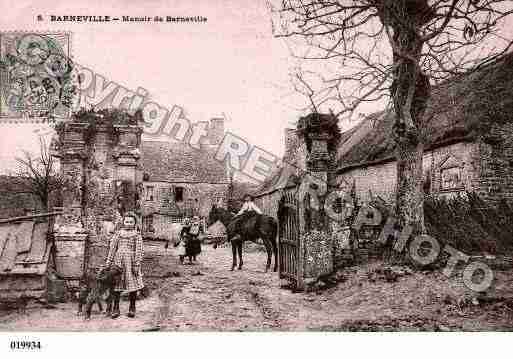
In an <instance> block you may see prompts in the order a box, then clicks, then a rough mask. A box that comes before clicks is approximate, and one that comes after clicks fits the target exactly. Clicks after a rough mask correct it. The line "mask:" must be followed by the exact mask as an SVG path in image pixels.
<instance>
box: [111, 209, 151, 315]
mask: <svg viewBox="0 0 513 359" xmlns="http://www.w3.org/2000/svg"><path fill="white" fill-rule="evenodd" d="M136 225H137V217H136V216H135V213H133V212H128V213H126V214H125V215H124V216H123V226H122V228H120V229H118V230H117V231H116V232H115V233H114V236H113V238H112V240H111V241H110V249H109V255H108V256H107V263H106V265H107V267H109V266H110V265H111V264H113V263H114V264H116V265H118V266H120V267H121V268H123V274H122V276H121V280H120V281H119V283H118V284H117V285H116V288H115V289H114V309H113V312H112V318H113V319H115V318H117V317H119V314H120V313H119V300H120V296H121V292H122V291H127V292H128V298H129V300H130V307H129V309H128V317H130V318H133V317H135V300H136V298H137V291H138V290H141V289H142V288H143V287H144V283H143V276H142V272H141V262H142V258H143V241H142V236H141V234H140V233H139V232H138V231H137V230H136Z"/></svg>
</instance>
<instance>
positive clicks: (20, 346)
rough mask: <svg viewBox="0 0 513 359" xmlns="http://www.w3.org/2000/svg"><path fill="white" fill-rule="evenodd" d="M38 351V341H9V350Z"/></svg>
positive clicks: (39, 347)
mask: <svg viewBox="0 0 513 359" xmlns="http://www.w3.org/2000/svg"><path fill="white" fill-rule="evenodd" d="M39 349H41V342H40V341H25V340H13V341H11V350H39Z"/></svg>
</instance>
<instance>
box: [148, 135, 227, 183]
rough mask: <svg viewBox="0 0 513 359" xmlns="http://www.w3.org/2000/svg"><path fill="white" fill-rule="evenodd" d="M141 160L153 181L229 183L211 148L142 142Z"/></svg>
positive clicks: (220, 163) (224, 170)
mask: <svg viewBox="0 0 513 359" xmlns="http://www.w3.org/2000/svg"><path fill="white" fill-rule="evenodd" d="M141 154H142V158H141V163H142V168H143V171H144V173H147V174H148V175H149V181H152V182H160V181H162V182H199V183H228V178H227V175H226V169H225V165H224V163H222V162H219V161H217V160H216V159H215V151H214V150H213V149H210V148H202V149H200V150H197V149H195V148H192V147H190V146H188V145H186V144H183V143H173V142H162V141H143V142H142V144H141Z"/></svg>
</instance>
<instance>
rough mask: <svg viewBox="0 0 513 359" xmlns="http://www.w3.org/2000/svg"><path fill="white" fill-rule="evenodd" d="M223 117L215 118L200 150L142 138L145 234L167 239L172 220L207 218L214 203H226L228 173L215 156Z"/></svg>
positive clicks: (179, 144)
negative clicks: (193, 217)
mask: <svg viewBox="0 0 513 359" xmlns="http://www.w3.org/2000/svg"><path fill="white" fill-rule="evenodd" d="M223 137H224V120H223V119H212V120H211V121H210V127H209V130H208V134H207V136H205V137H204V138H203V139H202V141H201V144H200V149H195V148H192V147H190V146H189V145H187V144H185V143H179V142H174V143H173V142H158V141H142V143H141V160H140V161H141V173H142V186H143V188H142V194H141V196H142V198H141V204H142V212H143V231H144V233H145V235H146V236H148V237H151V236H154V237H157V238H167V237H168V235H169V228H170V225H171V224H172V223H175V222H179V221H181V220H182V219H183V218H184V217H191V216H195V215H197V216H199V217H201V218H206V217H207V216H208V213H209V211H210V208H212V205H213V204H216V205H220V206H226V204H227V195H228V189H229V184H230V181H229V176H228V171H227V168H226V166H225V164H224V163H222V162H219V161H217V160H216V159H215V154H216V150H217V147H218V146H219V145H220V144H221V142H222V140H223Z"/></svg>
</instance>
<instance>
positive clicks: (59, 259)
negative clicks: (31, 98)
mask: <svg viewBox="0 0 513 359" xmlns="http://www.w3.org/2000/svg"><path fill="white" fill-rule="evenodd" d="M88 128H89V125H88V124H87V123H82V122H73V123H66V124H65V125H64V126H63V128H62V131H60V133H59V142H60V144H61V147H60V148H59V150H58V153H57V154H55V156H56V157H58V158H59V159H60V165H61V175H62V180H63V187H62V200H63V208H62V210H63V214H62V215H61V216H59V217H57V218H56V220H55V227H54V238H55V249H56V258H55V262H56V267H57V268H56V270H57V272H58V273H59V275H60V276H61V277H63V278H64V279H66V280H67V281H68V282H70V283H71V284H72V286H74V285H78V280H79V279H80V278H81V277H82V275H83V272H84V269H85V265H86V263H85V258H84V252H85V248H86V243H87V237H88V231H87V230H86V228H85V227H84V221H83V216H84V211H83V203H84V183H85V177H86V174H85V163H86V160H87V158H88V151H87V145H86V138H85V137H86V132H87V130H88Z"/></svg>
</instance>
